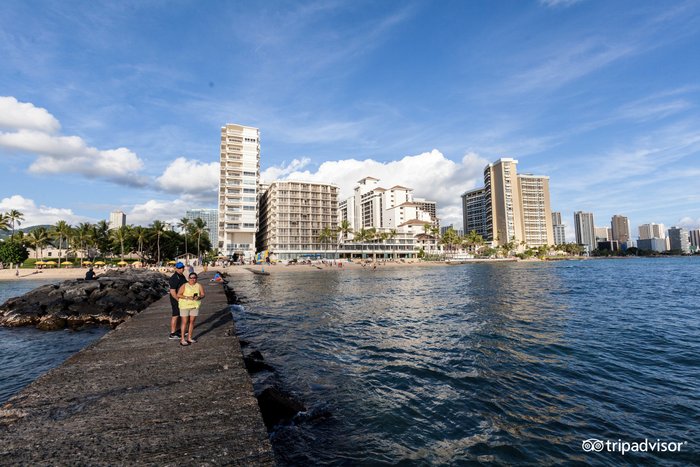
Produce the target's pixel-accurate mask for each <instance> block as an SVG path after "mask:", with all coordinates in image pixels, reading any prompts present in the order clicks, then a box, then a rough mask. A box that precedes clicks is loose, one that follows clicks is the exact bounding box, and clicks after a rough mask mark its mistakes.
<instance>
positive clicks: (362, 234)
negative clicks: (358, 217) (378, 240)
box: [353, 227, 369, 259]
mask: <svg viewBox="0 0 700 467" xmlns="http://www.w3.org/2000/svg"><path fill="white" fill-rule="evenodd" d="M368 236H369V231H368V230H366V229H365V228H364V227H362V228H361V229H360V230H358V231H357V232H355V235H354V236H353V241H354V242H355V243H357V242H359V243H360V259H365V245H364V242H365V240H367V238H368Z"/></svg>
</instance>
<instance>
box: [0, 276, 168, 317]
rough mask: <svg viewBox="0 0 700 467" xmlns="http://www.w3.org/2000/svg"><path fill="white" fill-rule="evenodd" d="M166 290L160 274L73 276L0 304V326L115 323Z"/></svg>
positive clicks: (141, 308) (165, 283)
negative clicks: (92, 277)
mask: <svg viewBox="0 0 700 467" xmlns="http://www.w3.org/2000/svg"><path fill="white" fill-rule="evenodd" d="M167 293H168V281H167V279H166V278H165V276H163V274H161V273H158V272H154V271H148V270H138V269H127V270H119V271H109V272H106V273H104V274H101V275H100V276H99V277H98V278H97V279H96V280H91V281H86V280H82V279H74V280H67V281H63V282H61V283H60V284H48V285H44V286H41V287H38V288H36V289H34V290H32V291H31V292H28V293H26V294H24V295H22V296H21V297H15V298H11V299H9V300H8V301H6V302H5V303H4V304H3V305H2V306H0V326H7V327H15V326H36V327H38V328H39V329H44V330H56V329H63V328H64V327H72V328H75V327H78V326H82V325H84V324H109V325H111V326H113V327H114V326H117V325H118V324H120V323H122V322H123V321H125V320H126V319H128V318H129V317H131V316H133V315H134V314H136V313H138V312H139V311H141V310H143V309H144V308H146V307H147V306H149V305H150V304H151V303H153V302H155V301H156V300H158V299H159V298H161V297H162V296H163V295H165V294H167Z"/></svg>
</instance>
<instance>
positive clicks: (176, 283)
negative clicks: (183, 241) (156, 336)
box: [168, 262, 187, 340]
mask: <svg viewBox="0 0 700 467" xmlns="http://www.w3.org/2000/svg"><path fill="white" fill-rule="evenodd" d="M184 271H185V265H184V264H182V262H177V263H176V264H175V272H174V273H173V275H172V276H170V280H169V281H168V282H169V286H168V287H169V288H170V290H169V294H170V307H171V308H172V315H171V318H170V335H169V336H168V339H173V340H174V339H180V337H181V336H180V330H179V329H178V326H177V320H178V319H179V318H180V305H179V302H178V296H177V292H178V290H180V287H182V285H183V284H187V279H186V278H185V275H184V274H183V272H184Z"/></svg>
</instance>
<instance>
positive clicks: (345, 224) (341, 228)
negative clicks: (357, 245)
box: [335, 219, 352, 256]
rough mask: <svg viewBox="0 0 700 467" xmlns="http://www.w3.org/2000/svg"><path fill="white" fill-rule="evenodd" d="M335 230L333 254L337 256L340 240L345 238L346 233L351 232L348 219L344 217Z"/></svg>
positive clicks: (346, 236)
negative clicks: (335, 237) (335, 238)
mask: <svg viewBox="0 0 700 467" xmlns="http://www.w3.org/2000/svg"><path fill="white" fill-rule="evenodd" d="M336 232H337V234H338V237H337V240H336V243H335V256H338V249H339V248H340V240H341V239H347V238H348V235H349V234H351V233H352V227H351V226H350V221H348V220H347V219H344V220H342V221H341V222H340V224H339V225H338V228H337V229H336Z"/></svg>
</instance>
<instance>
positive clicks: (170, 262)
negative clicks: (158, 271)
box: [168, 260, 177, 264]
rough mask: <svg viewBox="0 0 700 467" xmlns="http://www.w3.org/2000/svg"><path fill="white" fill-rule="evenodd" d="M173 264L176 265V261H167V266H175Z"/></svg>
mask: <svg viewBox="0 0 700 467" xmlns="http://www.w3.org/2000/svg"><path fill="white" fill-rule="evenodd" d="M175 263H177V261H172V260H171V261H168V264H175Z"/></svg>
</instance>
